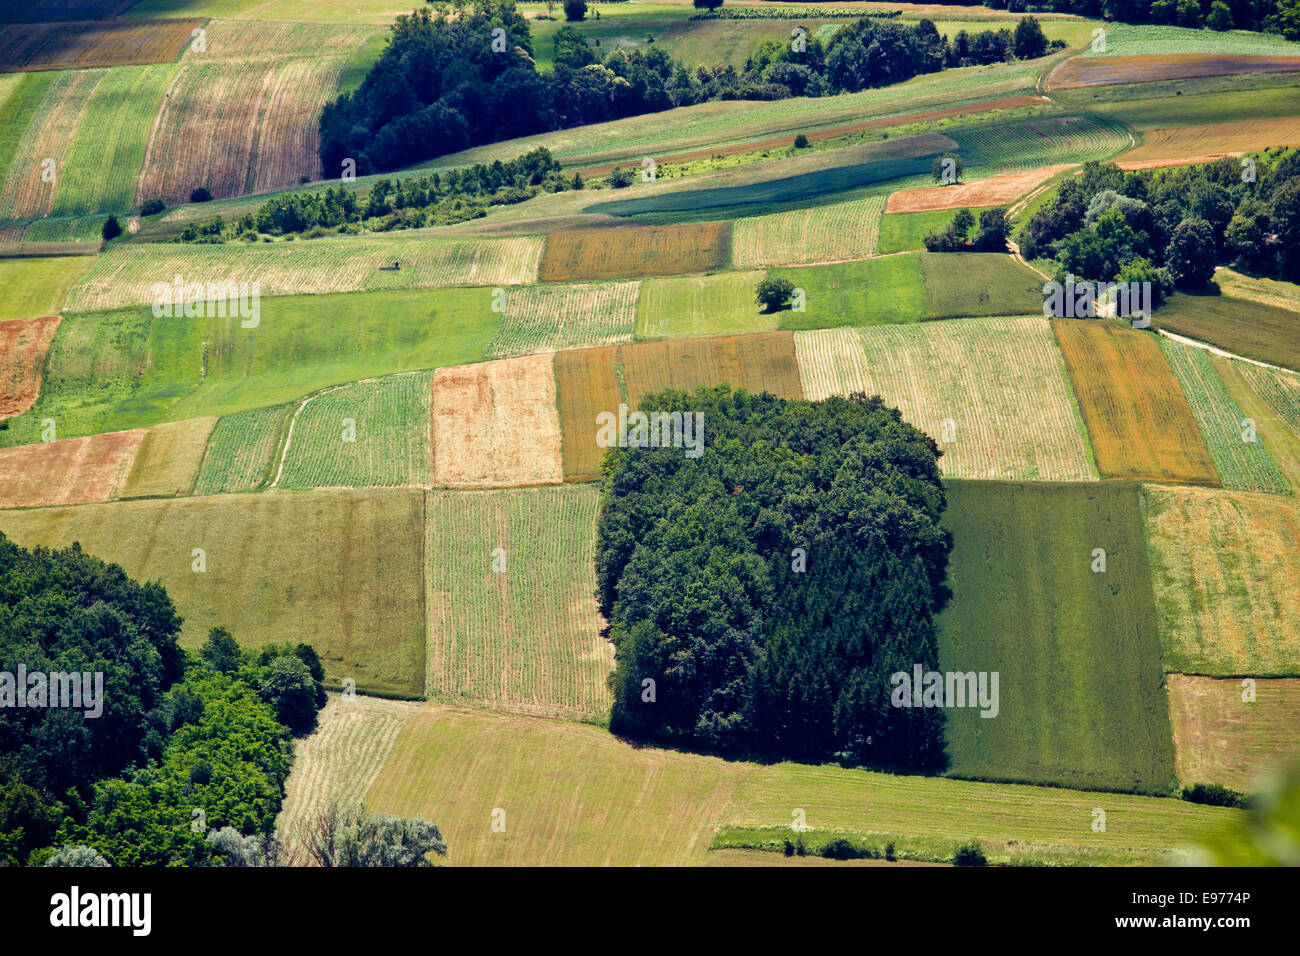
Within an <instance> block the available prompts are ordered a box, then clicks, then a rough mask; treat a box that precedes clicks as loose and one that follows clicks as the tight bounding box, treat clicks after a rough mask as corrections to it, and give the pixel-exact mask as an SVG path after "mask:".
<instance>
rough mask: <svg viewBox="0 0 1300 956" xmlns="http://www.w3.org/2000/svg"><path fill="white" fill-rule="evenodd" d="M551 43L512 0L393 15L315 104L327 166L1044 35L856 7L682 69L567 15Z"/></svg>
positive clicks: (818, 89)
mask: <svg viewBox="0 0 1300 956" xmlns="http://www.w3.org/2000/svg"><path fill="white" fill-rule="evenodd" d="M554 44H555V50H554V53H555V56H554V64H555V67H554V70H553V71H552V72H550V73H540V72H538V70H537V68H536V63H535V62H534V57H533V46H532V38H531V36H530V34H529V30H528V24H527V22H526V21H525V20H524V18H523V17H522V16H521V15H520V14H519V13H518V11H517V10H516V9H515V6H514V3H513V0H476V3H475V4H474V5H473V6H472V7H471V8H468V9H466V10H465V11H463V12H462V13H460V14H459V15H457V16H454V17H452V16H449V15H447V14H445V13H444V12H442V11H430V10H419V11H416V12H415V13H413V14H412V15H410V16H402V17H399V18H398V21H397V22H396V23H395V24H394V25H393V28H392V34H391V36H390V40H389V44H388V47H387V48H386V49H385V51H384V53H383V55H382V56H381V57H380V58H379V60H378V61H377V62H376V63H375V66H374V67H373V68H372V69H371V71H370V73H369V74H368V75H367V76H366V79H365V80H364V81H363V82H362V84H361V86H360V87H359V88H358V89H357V90H356V91H355V92H353V93H345V94H342V95H341V96H339V98H338V99H337V100H335V101H334V102H333V103H331V104H328V105H327V106H326V108H325V110H324V112H323V113H322V115H321V120H320V131H321V146H320V156H321V161H322V164H323V166H324V168H325V170H326V171H327V175H332V174H333V171H334V170H342V169H343V168H344V162H345V160H349V159H351V160H353V161H355V163H356V169H357V171H358V172H361V173H374V172H381V171H385V170H391V169H396V168H399V167H403V166H409V165H411V164H413V163H417V162H419V161H421V160H425V159H429V158H432V157H434V156H439V155H444V154H447V153H453V152H456V151H458V150H460V149H463V148H465V147H468V146H474V145H479V144H483V143H490V142H496V141H499V140H504V139H511V138H514V137H518V136H527V135H531V134H535V133H541V132H547V131H550V130H555V129H565V128H569V127H573V126H580V125H584V124H588V123H595V122H601V121H604V120H611V119H617V118H620V117H625V116H632V115H638V114H643V113H653V112H658V111H661V110H667V109H671V108H673V107H678V106H689V105H692V104H695V103H701V102H705V101H709V100H718V99H781V98H784V97H789V96H821V95H826V94H835V93H843V92H852V91H856V90H862V89H866V88H868V87H874V86H882V85H885V84H889V83H898V82H901V81H903V80H906V79H909V78H910V77H913V76H916V75H917V74H920V73H932V72H936V71H938V70H942V69H944V68H946V67H950V66H959V65H963V64H968V63H991V62H997V61H1000V60H1006V59H1010V58H1012V57H1015V56H1041V55H1042V54H1043V53H1044V52H1046V51H1047V50H1048V49H1049V48H1050V46H1051V45H1050V44H1048V43H1047V41H1046V39H1045V38H1044V37H1043V34H1042V31H1041V29H1039V27H1038V24H1037V23H1036V22H1035V21H1033V20H1032V18H1030V19H1027V20H1025V21H1023V22H1022V23H1021V24H1020V25H1019V26H1018V27H1017V29H1016V31H1015V32H1014V33H1013V32H1012V31H1010V30H1005V29H1004V30H991V31H985V32H981V33H976V34H966V33H965V32H964V31H963V32H962V33H960V34H959V35H958V36H957V37H956V38H954V40H953V42H951V43H948V42H945V40H944V39H943V38H942V37H940V36H939V33H938V31H937V30H936V29H935V27H934V24H933V23H931V22H929V21H926V20H922V21H920V22H918V23H915V24H913V23H903V22H898V21H893V20H885V19H879V18H864V19H861V20H858V21H855V22H853V23H850V24H847V25H845V27H844V28H843V29H841V30H839V31H837V33H836V34H835V35H834V36H833V37H832V38H831V40H830V41H829V43H827V44H825V45H824V46H823V45H822V44H821V43H820V42H819V41H817V40H816V39H815V38H812V37H806V38H804V39H803V41H802V42H798V43H796V42H792V41H789V40H783V41H781V42H777V41H770V42H768V43H765V44H764V45H763V46H762V47H761V48H760V49H759V50H757V51H756V52H755V54H754V56H752V57H751V58H750V60H749V62H748V63H747V65H746V67H745V69H744V70H736V69H735V68H734V67H731V66H717V67H713V68H699V69H695V70H691V69H688V68H686V67H685V66H683V65H682V64H680V63H677V62H676V61H674V60H673V59H672V58H671V57H669V56H668V54H667V53H665V52H664V51H662V50H660V49H657V48H653V47H651V48H650V49H648V50H639V49H637V50H624V49H617V50H614V51H612V52H610V53H608V54H607V55H606V56H605V57H604V58H603V59H598V58H597V57H596V54H595V51H594V50H593V49H592V48H591V47H590V46H589V45H588V44H587V42H586V40H585V39H584V38H583V37H582V35H581V34H580V33H578V32H577V31H576V30H574V29H573V28H571V27H566V28H563V29H561V30H559V31H558V32H557V34H556V36H555V38H554Z"/></svg>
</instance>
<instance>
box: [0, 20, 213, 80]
mask: <svg viewBox="0 0 1300 956" xmlns="http://www.w3.org/2000/svg"><path fill="white" fill-rule="evenodd" d="M203 23H204V21H202V20H171V19H168V20H105V21H100V22H94V21H81V22H77V23H15V24H11V25H9V26H0V63H3V64H4V66H3V67H0V69H3V70H4V71H5V72H9V71H11V70H84V69H88V68H90V67H99V66H128V65H140V64H144V63H168V62H171V61H172V60H175V59H176V58H177V57H178V56H180V55H181V51H182V50H184V49H185V46H186V44H188V43H189V42H190V34H191V33H192V32H193V31H194V29H195V28H196V27H201V26H203Z"/></svg>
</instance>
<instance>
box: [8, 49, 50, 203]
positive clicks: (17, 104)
mask: <svg viewBox="0 0 1300 956" xmlns="http://www.w3.org/2000/svg"><path fill="white" fill-rule="evenodd" d="M61 75H62V74H61V73H60V72H59V71H55V70H47V71H44V72H41V73H20V74H17V76H16V77H15V78H13V79H9V78H8V77H6V80H7V83H6V86H8V87H9V91H8V95H7V96H6V98H5V100H4V103H3V104H0V130H3V131H4V135H3V136H0V188H2V187H3V186H4V182H5V180H6V179H7V178H8V177H9V173H10V171H11V168H12V167H13V164H14V160H15V158H16V153H17V152H18V143H19V142H20V141H21V140H22V139H23V134H24V133H26V132H27V127H29V126H30V125H31V124H32V122H33V121H34V120H35V119H36V117H37V115H38V114H39V110H40V107H41V102H42V101H43V100H44V99H45V94H46V93H48V92H49V91H50V88H51V87H52V86H53V85H54V83H55V81H56V80H58V78H59V77H60V76H61ZM20 161H21V160H20Z"/></svg>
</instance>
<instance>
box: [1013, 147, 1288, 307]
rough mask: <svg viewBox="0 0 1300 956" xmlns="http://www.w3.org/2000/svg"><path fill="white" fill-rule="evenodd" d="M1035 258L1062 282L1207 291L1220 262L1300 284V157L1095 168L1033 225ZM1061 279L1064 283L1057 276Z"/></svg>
mask: <svg viewBox="0 0 1300 956" xmlns="http://www.w3.org/2000/svg"><path fill="white" fill-rule="evenodd" d="M1021 245H1022V248H1023V251H1024V253H1025V255H1026V256H1028V257H1030V258H1052V259H1056V260H1057V261H1058V262H1060V264H1061V272H1062V275H1064V274H1066V273H1068V274H1070V275H1074V276H1076V277H1078V278H1083V279H1091V280H1095V281H1100V282H1109V281H1112V280H1113V281H1152V282H1153V283H1154V284H1155V286H1156V287H1157V289H1158V290H1159V291H1160V292H1162V293H1163V292H1168V291H1169V290H1170V289H1171V288H1173V287H1177V288H1183V289H1199V288H1202V287H1204V286H1205V285H1206V283H1207V282H1208V281H1209V279H1210V277H1211V276H1212V275H1213V273H1214V267H1215V265H1216V264H1220V265H1225V264H1237V265H1240V266H1243V267H1245V268H1247V269H1249V270H1250V271H1252V272H1257V273H1262V274H1265V275H1271V276H1276V277H1279V278H1282V279H1287V280H1290V281H1292V282H1294V281H1298V280H1300V151H1297V150H1295V149H1285V150H1274V151H1270V152H1267V153H1263V154H1258V155H1256V156H1254V157H1250V158H1248V159H1247V160H1246V161H1245V162H1243V161H1242V160H1238V159H1221V160H1218V161H1217V162H1213V163H1204V164H1200V165H1194V166H1182V167H1175V168H1171V169H1158V170H1142V171H1133V172H1124V171H1123V170H1121V169H1119V168H1118V167H1117V166H1115V165H1114V164H1109V163H1107V164H1101V163H1087V164H1085V166H1084V169H1083V173H1082V175H1080V176H1076V177H1073V178H1068V179H1066V180H1065V181H1063V182H1062V183H1061V186H1060V190H1059V193H1058V194H1057V196H1056V198H1055V199H1053V200H1052V201H1051V202H1049V203H1047V204H1046V205H1045V206H1044V207H1043V208H1042V209H1041V210H1040V211H1039V212H1037V213H1036V214H1035V215H1034V216H1033V217H1031V218H1030V220H1029V222H1028V223H1026V224H1025V228H1024V230H1023V231H1022V234H1021ZM1058 278H1059V277H1058Z"/></svg>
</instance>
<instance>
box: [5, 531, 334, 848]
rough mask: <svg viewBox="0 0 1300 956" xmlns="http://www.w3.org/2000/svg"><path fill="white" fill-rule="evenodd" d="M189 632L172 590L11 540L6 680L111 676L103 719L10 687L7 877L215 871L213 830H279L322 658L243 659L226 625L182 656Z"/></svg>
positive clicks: (291, 651) (274, 649)
mask: <svg viewBox="0 0 1300 956" xmlns="http://www.w3.org/2000/svg"><path fill="white" fill-rule="evenodd" d="M180 626H181V619H180V618H179V617H178V616H177V615H176V610H175V607H174V606H173V605H172V602H171V599H170V598H168V596H167V593H166V591H165V590H164V589H163V588H162V586H161V585H159V584H156V583H153V584H139V583H136V582H134V581H132V580H131V579H130V578H128V577H127V576H126V574H125V573H124V572H123V571H122V569H121V568H120V567H118V566H117V565H113V564H106V563H105V562H103V561H100V560H98V559H97V558H92V557H90V556H89V555H86V554H83V553H82V552H81V550H80V548H79V547H77V546H76V545H73V547H71V548H68V549H66V550H63V551H49V550H46V549H41V548H38V549H36V550H35V551H27V550H25V549H23V548H20V547H18V546H17V545H15V544H14V543H13V542H11V541H9V540H8V539H7V538H5V537H4V535H3V534H0V671H3V672H4V674H8V675H15V676H16V675H17V674H19V673H20V672H25V673H26V674H27V675H28V677H29V682H30V679H31V677H30V675H32V674H35V673H38V672H39V673H41V674H46V675H48V674H57V673H70V672H78V673H91V674H93V673H96V672H98V673H101V674H103V679H102V680H103V683H102V687H103V691H102V697H101V698H100V702H101V704H102V712H101V713H99V714H98V715H97V716H92V715H91V711H92V708H90V707H89V706H88V702H87V701H86V699H85V698H84V697H83V699H82V702H81V704H82V706H81V707H54V706H45V705H44V704H37V702H36V701H35V700H33V699H32V698H31V697H30V692H29V697H28V698H27V700H26V702H25V705H17V701H16V700H9V699H8V698H6V697H4V695H3V688H2V687H0V700H3V701H5V705H4V706H0V864H3V863H8V864H11V865H12V864H39V863H42V862H45V861H46V860H47V859H48V860H50V861H51V862H52V865H63V866H71V865H94V864H93V860H94V858H95V856H94V855H95V854H97V855H98V856H99V857H102V858H103V859H104V860H106V861H107V862H108V863H109V864H112V865H115V866H150V865H174V864H204V863H209V862H212V861H213V860H214V859H215V858H216V855H217V853H218V849H217V845H216V844H215V843H213V842H210V841H208V840H207V838H206V837H207V834H208V833H209V832H210V831H211V830H213V829H221V828H224V827H230V828H233V829H234V830H236V831H239V832H240V833H242V834H245V835H248V836H254V837H262V836H267V835H269V834H270V833H271V831H272V829H273V827H274V822H275V816H276V814H277V812H278V811H279V808H280V803H281V801H282V799H283V797H284V781H285V778H286V776H287V775H288V772H289V758H290V735H291V733H294V732H298V733H302V732H306V731H307V730H310V729H311V727H313V726H314V724H315V717H316V711H317V710H318V709H319V707H320V706H322V705H323V703H324V691H323V689H322V687H321V683H320V682H321V680H322V679H323V677H324V671H323V669H322V668H321V664H320V660H319V658H318V657H317V655H316V653H315V651H313V650H312V649H311V648H310V647H309V646H307V645H305V644H299V645H297V646H290V645H280V646H271V647H267V648H265V649H263V650H262V651H261V652H259V653H253V652H249V651H241V650H240V648H239V647H238V645H237V644H236V643H235V641H234V639H233V638H232V637H231V636H230V635H229V634H228V633H226V632H225V631H224V630H221V629H220V628H217V629H214V630H213V632H212V634H211V636H210V638H209V640H208V642H207V644H206V645H205V646H204V648H203V650H202V652H201V653H199V654H192V653H186V652H184V651H182V650H181V648H180V647H179V645H178V644H177V635H178V634H179V632H180ZM20 668H21V671H20ZM0 681H5V678H4V677H3V675H0ZM49 683H50V686H51V687H52V686H53V681H52V679H51V680H50V682H49ZM50 700H51V698H49V697H47V698H46V701H50ZM77 848H81V849H77ZM86 848H89V849H88V850H87V849H86Z"/></svg>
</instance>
